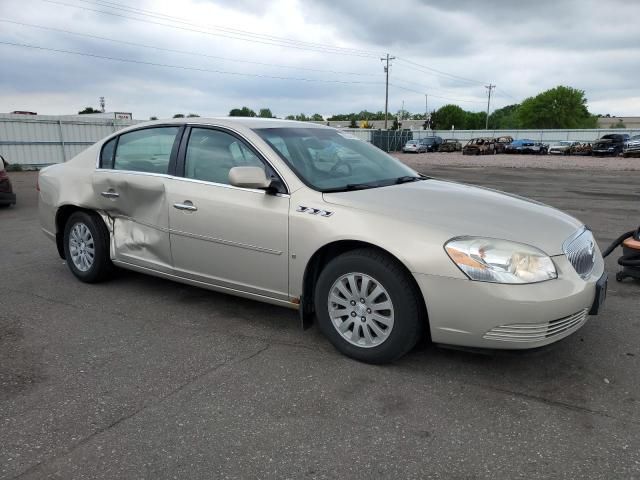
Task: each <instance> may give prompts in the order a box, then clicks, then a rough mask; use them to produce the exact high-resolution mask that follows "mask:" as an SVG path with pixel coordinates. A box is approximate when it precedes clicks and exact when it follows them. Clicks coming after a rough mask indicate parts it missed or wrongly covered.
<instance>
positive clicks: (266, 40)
mask: <svg viewBox="0 0 640 480" xmlns="http://www.w3.org/2000/svg"><path fill="white" fill-rule="evenodd" d="M43 1H45V2H48V3H53V4H58V5H64V6H68V7H72V8H78V9H82V10H88V11H93V12H97V13H103V14H106V15H112V16H117V17H121V18H127V19H130V20H134V21H137V22H143V23H149V24H153V25H159V26H164V27H168V28H173V29H179V30H185V31H191V32H195V33H201V34H206V35H212V36H221V37H225V38H231V39H235V40H242V41H248V42H255V43H260V44H264V45H271V46H280V47H285V48H294V49H299V50H308V51H314V52H319V53H334V54H338V55H351V56H357V57H364V58H375V57H378V56H379V54H377V53H375V52H373V51H370V50H362V49H353V48H345V47H336V46H333V45H328V44H322V43H316V42H305V41H301V40H294V39H288V38H284V37H277V36H273V35H266V34H258V33H255V32H249V31H246V30H240V29H235V28H229V27H222V26H219V25H202V24H196V23H192V22H189V21H187V19H185V18H181V17H175V16H171V15H165V14H162V13H160V12H155V11H152V10H145V9H141V8H135V7H130V6H128V5H126V4H123V3H118V2H114V1H109V0H94V1H90V0H77V1H79V2H83V3H87V4H90V5H95V6H100V7H104V8H111V9H113V10H116V11H120V12H126V13H130V14H133V15H138V16H142V17H151V18H155V19H161V20H166V21H169V22H173V23H179V24H183V25H187V26H188V27H198V28H203V27H204V28H209V29H214V30H219V31H222V32H226V33H214V32H210V31H206V30H200V29H198V28H195V29H194V28H188V27H180V26H178V25H170V24H166V23H161V22H155V21H150V20H144V19H141V18H136V17H131V16H129V15H124V14H123V13H115V12H110V11H105V10H100V9H95V8H89V7H84V6H81V5H74V4H69V3H65V2H63V1H60V0H43ZM246 37H249V38H246ZM397 58H398V60H400V61H402V62H404V63H406V64H407V65H409V66H410V67H409V68H414V69H415V70H418V69H420V70H419V71H423V72H425V71H426V72H427V73H430V74H432V75H434V74H435V75H440V76H444V77H447V78H450V79H456V80H458V81H462V82H468V83H473V84H479V85H484V84H485V83H486V82H482V81H479V80H473V79H469V78H466V77H462V76H459V75H454V74H451V73H448V72H444V71H442V70H437V69H435V68H432V67H427V66H425V65H421V64H419V63H417V62H414V61H412V60H409V59H406V58H401V57H397Z"/></svg>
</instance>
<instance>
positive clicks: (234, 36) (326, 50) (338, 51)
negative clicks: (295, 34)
mask: <svg viewBox="0 0 640 480" xmlns="http://www.w3.org/2000/svg"><path fill="white" fill-rule="evenodd" d="M42 1H43V2H47V3H52V4H56V5H63V6H67V7H73V8H78V9H81V10H87V11H91V12H97V13H103V14H105V15H111V16H115V17H120V18H126V19H129V20H133V21H136V22H141V23H147V24H150V25H158V26H162V27H168V28H172V29H176V30H183V31H188V32H194V33H201V34H204V35H210V36H215V37H225V38H231V39H235V40H242V41H246V42H252V43H260V44H263V45H271V46H277V47H285V48H293V49H297V50H308V51H313V52H319V53H332V54H336V55H350V56H356V57H364V58H377V55H374V54H362V53H356V52H351V51H349V50H348V49H341V47H329V46H327V47H322V48H320V47H317V48H316V47H312V46H304V45H294V44H290V43H282V42H279V41H269V40H258V39H256V38H245V37H242V36H239V34H226V33H216V32H211V31H207V30H201V29H199V28H190V27H181V26H179V25H171V24H167V23H162V22H156V21H152V20H145V19H142V18H136V17H132V16H129V15H124V14H122V13H116V12H108V11H105V10H99V9H95V8H89V7H83V6H81V5H73V4H70V3H65V2H61V1H57V0H42ZM111 8H114V7H111ZM137 15H142V16H150V15H146V14H137ZM289 42H290V41H289Z"/></svg>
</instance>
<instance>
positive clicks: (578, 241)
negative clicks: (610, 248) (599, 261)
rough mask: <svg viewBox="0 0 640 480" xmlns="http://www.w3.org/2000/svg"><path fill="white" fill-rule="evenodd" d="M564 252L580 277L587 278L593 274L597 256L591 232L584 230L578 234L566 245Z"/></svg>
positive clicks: (563, 247)
mask: <svg viewBox="0 0 640 480" xmlns="http://www.w3.org/2000/svg"><path fill="white" fill-rule="evenodd" d="M562 250H563V251H564V254H565V255H566V256H567V258H568V259H569V262H571V265H573V268H574V269H575V271H576V272H577V273H578V275H580V277H582V278H587V277H588V276H589V275H590V274H591V272H592V271H593V267H594V265H595V260H596V254H597V253H596V251H597V249H596V241H595V240H594V238H593V234H592V233H591V230H588V229H587V228H583V229H582V230H579V231H578V232H576V234H575V235H572V236H571V237H569V239H568V240H567V241H566V242H565V243H564V245H563V246H562Z"/></svg>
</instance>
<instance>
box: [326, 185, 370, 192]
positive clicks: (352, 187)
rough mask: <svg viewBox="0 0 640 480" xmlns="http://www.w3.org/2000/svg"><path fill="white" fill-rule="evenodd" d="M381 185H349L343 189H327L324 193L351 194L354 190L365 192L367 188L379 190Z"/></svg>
mask: <svg viewBox="0 0 640 480" xmlns="http://www.w3.org/2000/svg"><path fill="white" fill-rule="evenodd" d="M379 186H380V185H376V184H373V183H347V184H346V185H344V186H343V187H335V188H327V189H325V190H323V192H326V193H328V192H350V191H353V190H365V189H367V188H377V187H379Z"/></svg>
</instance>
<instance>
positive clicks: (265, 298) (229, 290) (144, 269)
mask: <svg viewBox="0 0 640 480" xmlns="http://www.w3.org/2000/svg"><path fill="white" fill-rule="evenodd" d="M113 263H114V264H115V265H117V266H119V267H122V268H125V269H128V270H133V271H136V272H141V273H147V274H149V275H153V276H155V277H160V278H166V279H168V280H173V281H176V282H180V283H186V284H188V285H193V286H195V287H200V288H206V289H207V290H213V291H216V292H220V293H226V294H230V295H236V296H238V297H243V298H248V299H250V300H257V301H259V302H266V303H271V304H273V305H279V306H281V307H287V308H291V309H294V310H298V309H299V308H300V305H299V304H297V303H293V302H291V301H288V300H281V299H279V298H275V297H268V296H266V295H260V294H258V293H251V292H246V291H244V290H238V289H235V288H231V287H223V286H220V285H216V284H213V283H207V282H201V281H199V280H193V279H190V278H186V277H181V276H180V275H176V274H172V273H165V272H160V271H158V270H154V269H152V268H147V267H141V266H138V265H133V264H131V263H128V262H123V261H122V260H113Z"/></svg>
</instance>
